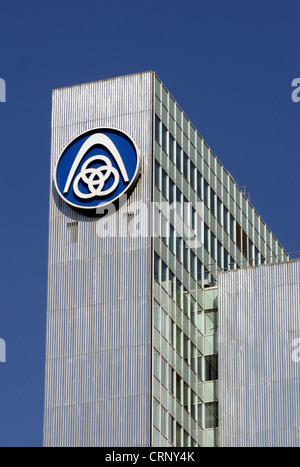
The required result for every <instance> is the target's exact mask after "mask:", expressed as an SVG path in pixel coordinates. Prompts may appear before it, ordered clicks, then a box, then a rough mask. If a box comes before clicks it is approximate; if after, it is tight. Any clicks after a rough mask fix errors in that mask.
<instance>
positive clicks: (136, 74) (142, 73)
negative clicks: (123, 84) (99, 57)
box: [52, 70, 157, 93]
mask: <svg viewBox="0 0 300 467" xmlns="http://www.w3.org/2000/svg"><path fill="white" fill-rule="evenodd" d="M147 74H152V75H155V76H157V75H156V73H155V71H153V70H148V71H141V72H137V73H128V74H127V75H119V76H112V77H111V78H104V79H98V80H95V81H87V82H85V83H77V84H72V85H70V86H61V87H58V88H54V89H52V93H53V92H55V91H59V90H61V89H70V88H74V87H80V86H86V85H88V84H93V83H102V82H105V81H112V80H117V79H121V78H128V77H130V76H138V75H147Z"/></svg>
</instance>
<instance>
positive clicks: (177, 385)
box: [176, 373, 182, 403]
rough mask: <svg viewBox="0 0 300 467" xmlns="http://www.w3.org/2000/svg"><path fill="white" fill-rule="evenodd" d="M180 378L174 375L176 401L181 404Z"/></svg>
mask: <svg viewBox="0 0 300 467" xmlns="http://www.w3.org/2000/svg"><path fill="white" fill-rule="evenodd" d="M181 381H182V379H181V377H180V376H179V374H178V373H176V399H177V400H178V402H180V403H181Z"/></svg>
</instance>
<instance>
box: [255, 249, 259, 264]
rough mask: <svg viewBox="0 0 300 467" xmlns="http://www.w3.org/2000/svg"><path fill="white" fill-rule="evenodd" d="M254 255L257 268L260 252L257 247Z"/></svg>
mask: <svg viewBox="0 0 300 467" xmlns="http://www.w3.org/2000/svg"><path fill="white" fill-rule="evenodd" d="M254 254H255V266H258V265H259V251H258V249H257V248H256V247H255V251H254Z"/></svg>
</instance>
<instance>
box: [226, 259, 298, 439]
mask: <svg viewBox="0 0 300 467" xmlns="http://www.w3.org/2000/svg"><path fill="white" fill-rule="evenodd" d="M218 286H219V319H220V327H219V333H220V334H219V407H220V410H219V414H220V420H219V426H220V445H221V446H223V447H231V446H243V447H246V446H268V447H275V446H299V444H300V391H299V387H300V362H297V361H296V360H295V358H294V357H293V351H294V350H295V348H294V347H293V345H294V344H295V342H297V341H295V339H299V338H300V293H299V289H300V261H295V262H292V261H291V262H288V263H279V264H273V265H265V266H260V267H257V268H250V269H245V270H239V271H232V272H229V273H222V274H220V275H219V280H218ZM298 347H299V345H298Z"/></svg>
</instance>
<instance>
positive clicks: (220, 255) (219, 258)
mask: <svg viewBox="0 0 300 467" xmlns="http://www.w3.org/2000/svg"><path fill="white" fill-rule="evenodd" d="M217 263H218V266H219V267H220V268H222V244H221V242H220V241H219V240H218V242H217Z"/></svg>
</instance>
